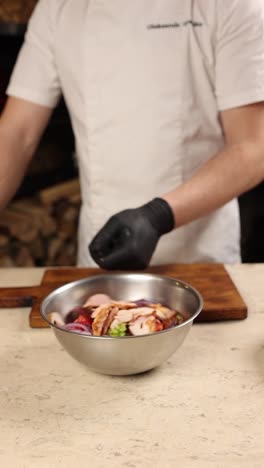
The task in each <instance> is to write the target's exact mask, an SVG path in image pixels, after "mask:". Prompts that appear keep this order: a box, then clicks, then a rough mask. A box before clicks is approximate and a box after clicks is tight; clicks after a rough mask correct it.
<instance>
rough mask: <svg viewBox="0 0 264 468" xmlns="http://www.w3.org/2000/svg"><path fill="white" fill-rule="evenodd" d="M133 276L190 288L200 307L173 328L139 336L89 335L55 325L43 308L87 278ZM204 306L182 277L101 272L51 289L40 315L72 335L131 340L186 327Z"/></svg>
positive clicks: (53, 325)
mask: <svg viewBox="0 0 264 468" xmlns="http://www.w3.org/2000/svg"><path fill="white" fill-rule="evenodd" d="M124 276H126V277H132V278H135V277H137V276H139V277H141V278H142V277H147V278H155V279H161V280H167V281H170V282H173V283H176V285H177V286H180V287H181V288H183V289H189V290H190V291H191V292H192V294H194V295H195V296H196V297H197V299H198V302H199V307H198V310H197V311H196V312H195V313H194V314H193V315H192V316H191V317H190V318H188V319H187V320H185V321H184V322H182V323H180V324H178V325H175V326H174V327H171V328H167V329H166V330H161V331H158V332H155V333H148V334H144V335H137V336H130V335H129V336H119V337H115V336H108V335H107V336H94V335H88V334H85V333H79V332H78V331H74V330H65V329H63V328H61V327H59V326H57V325H55V324H54V323H52V322H50V321H49V320H48V318H47V317H46V316H45V314H44V312H43V310H44V309H45V307H46V305H47V304H48V302H49V301H50V300H51V299H52V297H53V296H55V295H57V294H63V293H64V292H65V291H67V290H68V289H71V288H72V287H74V286H76V285H78V286H79V285H80V286H81V285H82V284H83V283H86V282H87V280H92V279H95V278H109V277H115V278H118V277H124ZM203 306H204V300H203V297H202V295H201V294H200V292H199V291H198V290H197V289H196V288H194V287H193V286H192V285H190V284H189V283H186V282H185V281H182V280H181V279H179V278H175V277H172V276H167V275H158V274H155V273H136V272H135V273H131V272H129V273H125V272H124V273H120V272H118V273H113V272H111V273H102V274H101V273H100V274H98V275H96V274H95V275H92V276H87V277H85V278H81V279H79V280H75V281H71V282H69V283H66V284H63V285H62V286H59V287H58V288H56V289H54V290H53V291H51V292H50V293H49V294H48V295H47V296H46V297H45V298H44V299H43V300H42V302H41V303H40V315H41V317H42V318H43V320H45V322H47V323H48V324H49V326H50V327H51V328H55V329H57V330H59V331H61V332H65V333H70V334H71V335H72V334H74V335H78V336H79V337H82V338H91V339H94V340H116V339H118V340H130V339H135V338H137V339H139V338H146V337H149V338H150V337H151V336H156V335H161V334H164V333H168V332H170V331H172V330H175V329H177V328H182V327H184V326H185V325H187V324H188V323H190V322H193V321H194V319H195V318H196V317H197V316H198V315H199V314H200V313H201V311H202V309H203Z"/></svg>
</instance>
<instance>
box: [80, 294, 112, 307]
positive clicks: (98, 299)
mask: <svg viewBox="0 0 264 468" xmlns="http://www.w3.org/2000/svg"><path fill="white" fill-rule="evenodd" d="M111 301H112V299H111V297H110V296H108V295H107V294H94V295H93V296H90V297H88V299H87V300H86V302H85V303H84V304H83V307H91V308H93V307H98V306H100V305H102V304H109V303H110V302H111Z"/></svg>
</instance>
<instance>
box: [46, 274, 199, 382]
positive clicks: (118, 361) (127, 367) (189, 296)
mask: <svg viewBox="0 0 264 468" xmlns="http://www.w3.org/2000/svg"><path fill="white" fill-rule="evenodd" d="M99 292H101V293H104V294H108V295H109V296H111V297H113V298H114V299H116V300H129V301H133V300H137V299H142V298H144V299H147V300H151V301H153V302H159V303H161V304H164V305H167V306H169V307H171V308H174V309H177V310H178V311H179V312H181V313H183V314H184V315H185V317H186V321H185V322H184V323H182V324H181V325H178V326H176V327H173V328H170V329H168V330H164V331H161V332H158V333H153V334H151V335H143V336H129V337H122V338H113V337H108V336H107V337H95V336H88V335H81V334H78V333H76V332H70V331H66V330H62V329H60V328H58V327H57V326H55V325H54V324H52V323H50V322H49V320H48V319H47V317H48V314H49V313H50V312H60V313H61V314H62V315H63V316H66V315H67V313H68V312H69V311H70V310H71V309H72V308H73V307H75V306H77V305H81V304H83V303H84V301H85V299H86V298H87V297H88V296H90V295H92V294H96V293H99ZM202 307H203V300H202V297H201V295H200V294H199V293H198V291H196V290H195V289H194V288H193V287H191V286H190V285H188V284H186V283H184V282H183V281H180V280H176V279H174V278H168V277H163V276H157V275H152V274H144V273H142V274H141V273H140V274H137V273H121V274H102V275H98V276H93V277H90V278H85V279H82V280H79V281H74V282H72V283H69V284H66V285H65V286H61V287H60V288H58V289H56V290H55V291H53V292H52V293H51V294H49V295H48V296H47V297H46V298H45V299H44V301H43V302H42V304H41V315H42V317H43V319H44V320H46V321H47V322H48V323H49V325H50V326H51V327H52V329H53V331H54V333H55V335H56V337H57V339H58V341H59V342H60V344H61V345H62V346H63V348H64V349H65V350H66V351H67V352H68V353H69V354H70V355H71V356H72V357H73V358H75V359H76V360H77V361H79V362H80V363H82V364H84V365H85V366H87V367H88V368H89V369H90V370H92V371H95V372H99V373H102V374H109V375H130V374H138V373H141V372H145V371H147V370H150V369H153V368H154V367H157V366H159V365H160V364H162V363H163V362H164V361H166V360H167V359H168V358H169V357H170V356H171V355H172V354H173V353H174V352H175V351H176V350H177V349H178V348H179V347H180V346H181V344H182V342H183V340H184V339H185V337H186V335H187V333H188V332H189V330H190V328H191V326H192V323H193V320H194V319H195V317H197V315H199V313H200V312H201V310H202Z"/></svg>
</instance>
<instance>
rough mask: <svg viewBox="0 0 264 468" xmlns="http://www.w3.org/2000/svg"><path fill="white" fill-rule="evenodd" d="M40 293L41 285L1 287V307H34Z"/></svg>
mask: <svg viewBox="0 0 264 468" xmlns="http://www.w3.org/2000/svg"><path fill="white" fill-rule="evenodd" d="M40 293H41V290H40V287H39V286H30V287H20V288H14V287H13V288H0V308H2V309H9V308H10V309H11V308H15V307H32V306H33V304H34V303H35V301H36V300H37V299H38V298H39V297H40Z"/></svg>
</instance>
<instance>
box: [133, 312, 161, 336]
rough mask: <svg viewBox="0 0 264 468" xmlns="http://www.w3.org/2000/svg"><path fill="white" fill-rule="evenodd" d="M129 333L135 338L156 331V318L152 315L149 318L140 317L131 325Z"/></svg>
mask: <svg viewBox="0 0 264 468" xmlns="http://www.w3.org/2000/svg"><path fill="white" fill-rule="evenodd" d="M129 331H130V332H131V333H132V335H134V336H140V335H148V334H150V333H155V331H156V317H155V316H154V315H150V316H149V317H138V318H137V319H136V320H135V321H134V322H132V323H131V324H130V325H129Z"/></svg>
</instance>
